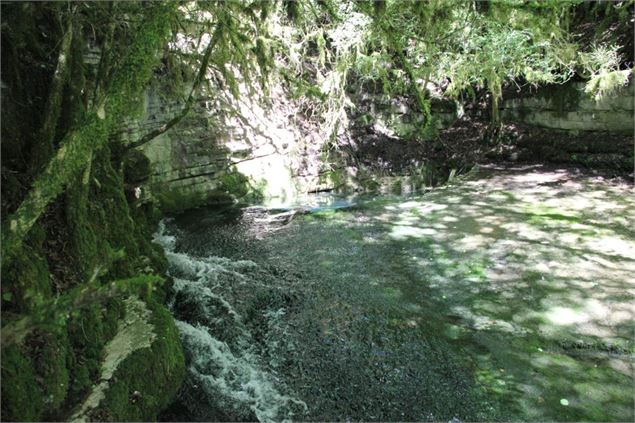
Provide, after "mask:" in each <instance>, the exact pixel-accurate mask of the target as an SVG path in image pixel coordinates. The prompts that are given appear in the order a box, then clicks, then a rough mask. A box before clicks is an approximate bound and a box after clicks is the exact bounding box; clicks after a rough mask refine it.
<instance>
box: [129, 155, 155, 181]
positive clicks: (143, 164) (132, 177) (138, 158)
mask: <svg viewBox="0 0 635 423" xmlns="http://www.w3.org/2000/svg"><path fill="white" fill-rule="evenodd" d="M151 171H152V169H151V166H150V159H148V158H147V157H146V155H145V154H143V153H142V152H141V151H139V150H130V151H129V152H128V153H127V154H126V156H125V157H124V160H123V174H124V179H125V181H126V182H129V183H137V182H143V181H145V180H147V179H148V177H149V176H150V173H151Z"/></svg>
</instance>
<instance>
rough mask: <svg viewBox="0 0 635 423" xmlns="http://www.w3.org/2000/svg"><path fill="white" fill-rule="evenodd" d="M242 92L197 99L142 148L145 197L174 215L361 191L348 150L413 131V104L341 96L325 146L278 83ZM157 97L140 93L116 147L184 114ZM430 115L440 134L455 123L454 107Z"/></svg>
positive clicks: (313, 123) (177, 104)
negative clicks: (241, 202) (137, 111)
mask: <svg viewBox="0 0 635 423" xmlns="http://www.w3.org/2000/svg"><path fill="white" fill-rule="evenodd" d="M249 89H252V90H253V89H255V88H254V87H247V86H246V85H244V84H242V85H241V96H240V97H239V98H234V97H233V96H232V95H231V93H229V92H227V90H221V89H218V90H216V92H214V93H213V94H206V95H204V96H201V97H200V98H199V99H198V100H197V103H196V104H195V106H194V107H193V108H192V110H191V111H190V113H189V114H188V116H186V117H185V118H184V119H183V120H182V121H181V122H180V123H179V124H177V125H176V126H174V127H173V128H171V129H170V130H168V131H167V132H165V133H163V134H162V135H160V136H158V137H157V138H155V139H154V140H152V141H151V142H149V143H148V144H146V145H144V146H143V147H141V148H140V151H141V152H142V153H143V154H144V155H145V156H146V157H147V158H148V159H149V161H150V171H149V175H147V176H148V178H147V180H145V181H144V182H143V184H142V185H143V186H142V187H141V191H142V192H141V196H142V197H143V199H145V200H155V201H157V202H158V204H159V205H160V207H161V208H162V209H163V210H165V211H179V210H184V209H188V208H192V207H196V206H199V205H203V204H218V203H227V202H232V201H235V200H236V199H237V198H245V199H247V200H252V201H253V200H259V201H263V200H264V201H266V202H268V203H270V204H285V203H288V202H290V201H293V200H294V199H295V198H296V197H298V196H301V195H303V194H306V193H310V192H316V191H324V190H337V189H343V188H345V187H344V185H346V188H350V189H357V190H359V189H365V188H366V187H365V186H362V185H364V184H363V183H361V184H360V182H359V181H357V180H356V179H359V178H357V174H358V170H359V169H357V167H359V165H360V163H351V159H352V158H351V157H350V154H349V153H350V152H346V151H345V150H346V148H347V147H349V146H350V145H351V143H355V142H357V140H361V139H363V138H369V139H371V138H372V139H375V138H377V139H379V138H381V139H382V142H394V141H395V140H401V139H403V138H405V137H408V136H409V135H411V134H412V133H414V132H415V131H416V130H417V127H416V117H417V113H413V111H412V109H411V108H412V100H411V99H407V98H390V97H388V96H385V95H379V94H369V93H359V92H349V93H348V101H347V107H345V108H344V109H343V110H342V111H341V114H340V119H339V121H338V127H339V129H338V131H337V132H336V133H335V134H332V135H333V136H332V139H330V140H329V138H330V137H328V136H327V135H325V131H324V130H323V128H321V127H320V123H319V122H318V119H317V116H313V115H312V114H311V112H310V110H307V108H306V107H305V106H304V105H302V104H298V103H297V102H296V101H295V100H294V99H292V98H291V96H290V95H289V93H288V92H287V91H286V90H285V88H284V87H283V86H282V85H281V84H272V85H271V86H270V87H269V94H268V97H267V100H266V101H265V100H264V98H265V96H264V94H262V92H261V93H260V96H253V95H250V94H249V91H248V90H249ZM161 93H162V89H161V86H160V85H159V84H157V85H155V86H153V87H152V88H151V89H149V90H148V91H147V92H146V95H145V101H144V106H143V112H142V114H141V117H140V118H137V119H135V120H131V121H129V122H125V123H124V124H123V125H122V132H121V136H122V139H123V140H124V141H135V140H136V139H138V138H140V137H141V136H143V135H144V134H146V133H148V132H150V131H152V130H154V129H156V128H158V127H159V126H161V125H163V124H164V123H165V122H166V121H168V120H169V119H170V118H172V117H173V116H175V115H176V114H178V113H179V111H180V110H181V109H182V108H183V106H184V101H178V100H174V99H170V98H168V97H167V96H163V95H162V94H161ZM172 97H173V96H172ZM184 97H185V95H184ZM433 113H434V115H435V118H436V120H435V125H436V126H437V127H438V128H444V127H447V126H448V125H450V124H451V123H452V122H453V121H454V120H456V108H455V105H454V104H453V103H448V102H435V103H433ZM347 155H348V156H347ZM343 156H347V157H343ZM353 159H354V158H353ZM384 159H385V158H383V157H381V156H380V155H379V156H377V157H374V156H373V160H372V161H376V162H377V163H371V165H372V166H371V167H377V166H378V169H379V168H381V166H382V163H380V162H382V160H384ZM413 164H414V162H413ZM375 165H377V166H375ZM353 167H354V168H355V169H353ZM362 167H363V166H362ZM362 173H364V172H363V171H362ZM367 173H368V172H367ZM367 176H368V175H366V176H364V177H362V178H361V179H363V180H367V179H368V178H367ZM376 176H378V177H379V176H385V175H376ZM143 179H144V178H139V180H143ZM133 182H137V181H133Z"/></svg>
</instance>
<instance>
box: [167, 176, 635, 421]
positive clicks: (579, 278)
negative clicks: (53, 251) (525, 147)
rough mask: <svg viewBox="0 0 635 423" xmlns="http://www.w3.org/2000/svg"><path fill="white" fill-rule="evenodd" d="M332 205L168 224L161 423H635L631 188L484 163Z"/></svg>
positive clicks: (217, 214)
mask: <svg viewBox="0 0 635 423" xmlns="http://www.w3.org/2000/svg"><path fill="white" fill-rule="evenodd" d="M331 200H332V201H330V200H329V199H328V198H325V197H321V199H320V198H318V199H316V200H315V201H316V202H315V203H314V204H309V203H307V204H304V205H302V206H299V207H295V208H288V209H267V208H265V207H251V208H224V209H218V208H215V209H214V208H208V209H197V210H194V211H190V212H187V213H185V214H182V215H179V216H177V217H176V218H173V219H169V220H166V221H164V222H163V223H162V226H161V228H160V231H159V232H158V233H157V235H156V237H155V241H156V242H158V243H160V244H161V245H163V247H164V248H165V250H166V252H167V254H168V258H169V261H170V273H171V275H172V276H173V278H174V280H175V283H174V288H173V295H172V299H171V309H172V312H173V314H174V315H175V317H176V318H177V320H178V321H177V325H178V328H179V331H180V334H181V339H182V341H183V344H184V348H185V351H186V355H187V361H188V367H189V376H188V378H187V381H186V383H185V386H184V387H183V389H182V391H181V393H180V395H179V399H178V400H177V401H176V402H175V403H174V404H173V405H172V406H171V407H170V409H168V410H167V411H166V412H165V413H164V415H163V418H164V419H165V420H224V421H227V420H250V421H251V420H255V419H257V420H261V421H276V420H285V419H293V420H327V421H332V420H375V421H394V420H399V421H413V420H417V421H439V420H445V421H449V420H453V419H458V420H461V421H474V420H479V421H485V420H534V421H535V420H557V421H564V420H595V421H631V420H633V417H634V416H633V363H634V350H635V347H634V345H633V333H634V330H635V324H634V321H635V319H634V318H633V317H634V316H633V307H632V306H633V299H634V297H635V282H633V277H632V275H633V274H634V273H635V236H634V235H635V233H634V231H633V228H632V222H633V221H634V218H635V211H634V210H635V199H634V196H633V189H632V186H629V185H628V184H625V183H619V182H615V181H607V180H604V179H602V178H601V177H598V176H593V175H588V174H586V175H582V174H579V173H576V172H575V171H572V170H570V169H557V168H543V167H539V166H535V167H531V166H528V167H516V168H513V167H512V168H510V167H507V168H497V167H486V168H481V169H480V170H479V171H477V172H473V173H472V174H470V176H469V177H467V178H464V179H463V180H460V181H457V182H455V183H453V184H451V185H448V186H445V187H442V188H438V189H435V190H433V191H431V192H427V193H425V194H422V195H416V194H415V195H411V196H408V197H390V196H383V197H376V198H374V197H359V198H356V199H353V200H351V199H343V198H334V197H333V198H331Z"/></svg>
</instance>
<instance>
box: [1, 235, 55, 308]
mask: <svg viewBox="0 0 635 423" xmlns="http://www.w3.org/2000/svg"><path fill="white" fill-rule="evenodd" d="M39 233H40V230H39V227H37V228H34V231H32V234H30V240H29V242H28V243H25V244H23V245H22V247H20V251H19V252H18V254H16V255H15V258H14V259H13V260H12V261H11V262H9V264H8V265H6V266H3V268H2V311H3V313H4V312H8V311H10V312H27V311H29V310H32V309H34V308H36V307H37V304H38V303H39V302H41V301H42V300H44V299H46V298H49V297H50V296H51V293H52V289H51V276H50V273H49V269H48V262H47V261H46V258H45V257H44V254H43V253H42V251H41V248H40V245H38V244H41V242H39V241H38V242H33V241H32V239H33V238H34V237H39V235H38V234H39ZM33 244H35V245H33Z"/></svg>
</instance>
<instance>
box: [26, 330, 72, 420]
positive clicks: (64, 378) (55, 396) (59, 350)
mask: <svg viewBox="0 0 635 423" xmlns="http://www.w3.org/2000/svg"><path fill="white" fill-rule="evenodd" d="M27 344H28V345H31V346H32V347H31V348H32V351H31V352H30V354H29V356H30V357H31V359H32V365H33V367H34V369H35V373H36V375H37V376H36V380H37V381H38V382H39V385H40V388H41V392H42V397H43V403H44V410H43V417H44V419H46V420H50V419H51V418H54V417H56V414H57V412H58V410H59V408H60V407H61V406H62V404H63V403H64V402H65V401H66V395H67V392H68V388H69V382H70V381H71V379H70V375H69V373H70V372H69V369H68V366H67V364H68V358H69V357H68V356H69V354H70V352H69V344H68V339H67V338H66V336H65V334H64V333H55V334H52V333H41V334H40V333H35V334H34V335H33V336H32V337H31V339H29V340H27Z"/></svg>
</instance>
